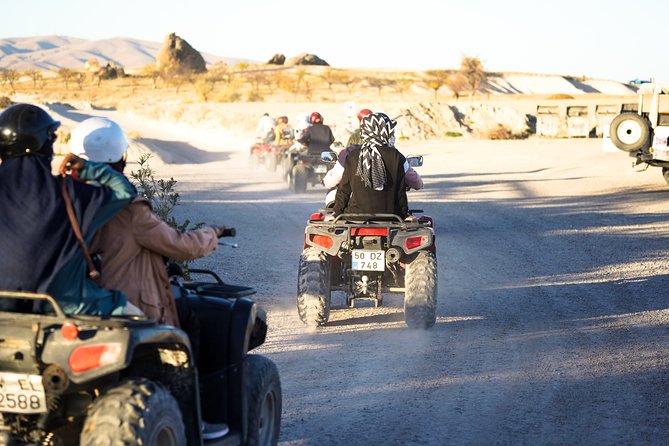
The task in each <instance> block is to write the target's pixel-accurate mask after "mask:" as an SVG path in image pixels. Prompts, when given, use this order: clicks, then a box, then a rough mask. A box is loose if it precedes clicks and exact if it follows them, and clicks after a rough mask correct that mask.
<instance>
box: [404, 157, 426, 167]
mask: <svg viewBox="0 0 669 446" xmlns="http://www.w3.org/2000/svg"><path fill="white" fill-rule="evenodd" d="M407 162H408V163H409V166H411V167H420V166H422V165H423V156H422V155H409V156H407Z"/></svg>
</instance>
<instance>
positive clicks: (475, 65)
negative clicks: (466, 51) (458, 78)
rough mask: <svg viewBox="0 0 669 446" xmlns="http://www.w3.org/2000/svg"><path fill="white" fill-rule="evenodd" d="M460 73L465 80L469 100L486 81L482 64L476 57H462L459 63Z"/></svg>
mask: <svg viewBox="0 0 669 446" xmlns="http://www.w3.org/2000/svg"><path fill="white" fill-rule="evenodd" d="M460 71H461V72H462V75H463V76H464V77H465V79H466V80H467V86H468V87H469V98H470V99H471V97H472V96H473V95H474V94H476V92H477V91H478V90H479V88H480V87H481V84H482V83H483V82H484V81H485V79H486V74H485V70H484V69H483V64H482V63H481V60H480V59H479V58H478V57H468V56H464V57H463V58H462V61H461V62H460Z"/></svg>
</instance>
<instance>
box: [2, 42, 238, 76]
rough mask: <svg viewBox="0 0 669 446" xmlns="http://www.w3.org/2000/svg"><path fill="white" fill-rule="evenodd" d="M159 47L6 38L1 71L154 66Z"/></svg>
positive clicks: (234, 60) (207, 58) (215, 58)
mask: <svg viewBox="0 0 669 446" xmlns="http://www.w3.org/2000/svg"><path fill="white" fill-rule="evenodd" d="M161 45H162V43H160V42H149V41H146V40H137V39H130V38H125V37H117V38H113V39H102V40H85V39H79V38H75V37H67V36H38V37H15V38H6V39H0V68H8V69H14V70H19V71H26V70H30V69H37V70H54V69H58V68H75V69H80V68H82V67H83V66H84V64H85V63H86V61H87V60H89V59H97V60H98V61H99V62H100V63H101V64H103V65H104V64H105V63H107V62H114V63H115V64H117V65H120V66H123V67H127V68H138V67H143V66H146V65H148V64H150V63H153V62H154V61H155V58H156V54H157V53H158V49H159V48H160V46H161ZM202 56H203V57H204V59H205V61H206V62H207V64H214V63H216V62H218V61H224V62H225V63H228V64H233V65H234V64H237V63H240V62H247V60H245V59H239V58H232V57H221V56H215V55H212V54H206V53H203V54H202Z"/></svg>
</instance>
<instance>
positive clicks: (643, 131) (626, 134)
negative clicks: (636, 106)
mask: <svg viewBox="0 0 669 446" xmlns="http://www.w3.org/2000/svg"><path fill="white" fill-rule="evenodd" d="M609 132H610V133H609V136H610V137H611V142H613V144H614V145H615V146H616V147H617V148H618V149H620V150H622V151H623V152H636V151H637V150H646V149H648V148H649V147H650V123H649V122H648V120H647V119H646V118H644V117H643V116H640V115H638V114H636V113H621V114H619V115H618V116H616V117H615V118H613V121H611V126H610V130H609Z"/></svg>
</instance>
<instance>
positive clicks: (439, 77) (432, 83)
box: [425, 70, 448, 101]
mask: <svg viewBox="0 0 669 446" xmlns="http://www.w3.org/2000/svg"><path fill="white" fill-rule="evenodd" d="M427 75H428V79H427V81H425V85H427V88H429V89H430V90H434V100H435V101H436V100H437V93H438V92H439V89H440V88H441V87H442V86H444V84H446V79H448V72H446V71H445V70H429V71H428V72H427Z"/></svg>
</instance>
